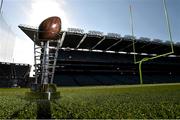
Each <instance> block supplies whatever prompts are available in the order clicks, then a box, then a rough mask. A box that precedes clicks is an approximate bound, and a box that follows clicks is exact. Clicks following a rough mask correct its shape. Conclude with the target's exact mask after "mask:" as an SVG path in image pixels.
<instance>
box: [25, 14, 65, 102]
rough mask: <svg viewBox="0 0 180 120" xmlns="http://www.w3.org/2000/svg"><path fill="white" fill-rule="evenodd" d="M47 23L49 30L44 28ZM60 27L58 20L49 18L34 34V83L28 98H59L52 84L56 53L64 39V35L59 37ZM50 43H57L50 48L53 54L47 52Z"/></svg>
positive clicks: (58, 93)
mask: <svg viewBox="0 0 180 120" xmlns="http://www.w3.org/2000/svg"><path fill="white" fill-rule="evenodd" d="M52 21H53V22H54V21H55V23H53V22H52ZM47 23H48V27H49V26H50V27H49V28H48V27H46V25H47ZM50 23H51V25H49V24H50ZM60 25H61V21H60V18H58V17H50V18H48V19H46V20H44V21H43V22H42V23H41V24H40V26H39V29H38V32H37V33H36V34H34V67H35V70H34V72H35V82H34V84H32V86H31V92H27V93H26V95H27V96H28V98H32V99H43V100H52V99H58V98H60V92H57V90H56V85H55V84H54V83H53V79H54V73H55V68H56V61H57V57H58V51H59V48H60V47H61V46H62V44H61V41H63V40H64V37H65V33H63V35H62V36H60V29H61V26H60ZM54 26H55V27H54ZM51 42H53V43H56V42H57V45H54V46H53V47H52V49H55V50H56V51H55V53H53V54H50V52H49V51H50V48H49V46H50V43H51ZM50 62H51V63H50Z"/></svg>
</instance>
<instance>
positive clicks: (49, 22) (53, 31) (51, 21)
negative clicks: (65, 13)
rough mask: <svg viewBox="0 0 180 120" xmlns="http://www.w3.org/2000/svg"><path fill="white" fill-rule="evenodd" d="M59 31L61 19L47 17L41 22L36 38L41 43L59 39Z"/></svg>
mask: <svg viewBox="0 0 180 120" xmlns="http://www.w3.org/2000/svg"><path fill="white" fill-rule="evenodd" d="M60 31H61V19H60V18H59V17H56V16H54V17H49V18H47V19H45V20H44V21H42V22H41V24H40V25H39V28H38V37H39V39H40V40H41V41H43V42H46V41H48V40H57V39H59V32H60Z"/></svg>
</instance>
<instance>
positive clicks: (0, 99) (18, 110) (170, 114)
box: [0, 84, 180, 119]
mask: <svg viewBox="0 0 180 120" xmlns="http://www.w3.org/2000/svg"><path fill="white" fill-rule="evenodd" d="M27 91H29V89H20V88H19V89H18V88H17V89H0V108H1V109H0V119H7V118H14V119H16V118H38V116H39V115H43V114H41V113H42V112H43V113H45V114H47V113H46V112H48V114H49V115H50V116H49V117H50V118H87V119H88V118H98V119H105V118H109V119H110V118H116V119H119V118H142V119H143V118H149V119H151V118H154V119H155V118H156V119H158V118H159V119H161V118H164V119H166V118H170V119H172V118H174V119H175V118H176V119H178V118H179V119H180V84H169V85H168V84H167V85H143V86H140V85H129V86H102V87H62V88H58V91H60V92H61V98H60V99H59V100H56V101H52V102H49V104H48V107H49V110H48V111H42V108H41V111H40V109H39V107H38V104H37V103H38V102H32V101H29V100H26V99H24V94H25V92H27ZM45 106H46V107H47V105H45ZM41 117H42V116H41Z"/></svg>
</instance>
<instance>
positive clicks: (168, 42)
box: [164, 40, 174, 45]
mask: <svg viewBox="0 0 180 120" xmlns="http://www.w3.org/2000/svg"><path fill="white" fill-rule="evenodd" d="M164 44H166V45H170V44H171V41H169V40H167V41H165V42H164ZM173 44H174V42H173Z"/></svg>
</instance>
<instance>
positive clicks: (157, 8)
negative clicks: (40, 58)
mask: <svg viewBox="0 0 180 120" xmlns="http://www.w3.org/2000/svg"><path fill="white" fill-rule="evenodd" d="M162 3H163V2H162V0H4V4H3V9H2V10H3V16H4V19H5V20H6V21H7V23H8V24H9V25H10V26H11V28H12V30H13V31H14V32H15V34H16V35H17V39H16V46H15V50H14V59H15V62H20V63H30V64H33V43H32V41H31V40H30V39H29V38H28V37H27V36H26V35H25V34H24V33H23V32H22V31H21V30H20V29H19V28H18V25H19V24H27V25H31V26H38V25H39V24H40V22H41V21H42V20H44V19H45V18H47V17H50V16H59V17H61V19H62V28H63V30H66V29H67V28H70V27H76V28H82V29H84V30H85V32H87V31H89V30H96V31H102V32H104V34H106V33H108V32H111V33H112V32H114V33H119V34H121V35H122V36H124V35H127V34H131V31H130V26H129V5H130V4H131V5H132V8H133V17H134V23H135V29H134V30H135V35H136V36H137V37H141V36H142V37H149V38H152V39H154V38H158V39H162V40H165V41H166V40H168V34H167V27H166V22H165V15H164V12H163V4H162ZM167 8H168V12H169V16H170V22H171V25H172V35H173V40H174V41H176V42H177V41H180V23H179V22H180V14H179V11H180V0H167ZM22 56H23V57H22Z"/></svg>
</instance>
